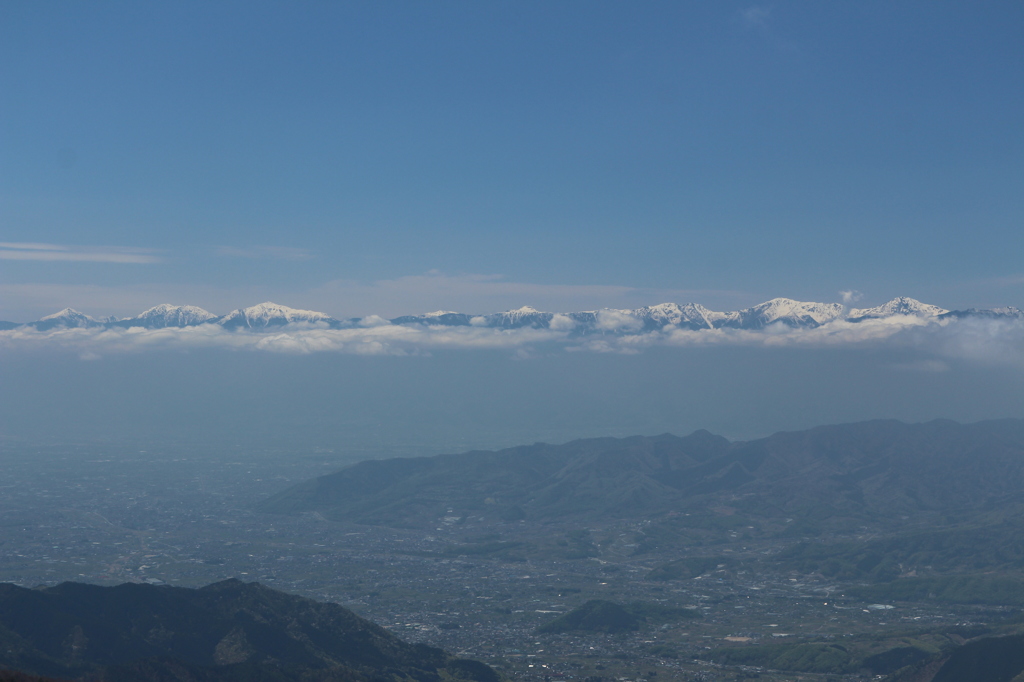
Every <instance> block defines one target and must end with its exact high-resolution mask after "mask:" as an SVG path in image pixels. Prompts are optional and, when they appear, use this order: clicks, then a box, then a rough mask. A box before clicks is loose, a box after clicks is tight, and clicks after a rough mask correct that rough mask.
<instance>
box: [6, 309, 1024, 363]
mask: <svg viewBox="0 0 1024 682" xmlns="http://www.w3.org/2000/svg"><path fill="white" fill-rule="evenodd" d="M552 327H553V328H550V329H534V328H520V329H493V328H486V327H476V326H465V327H445V326H426V325H419V324H409V325H395V324H390V323H387V321H385V320H382V319H379V318H378V319H377V320H376V323H375V324H369V325H366V326H361V327H358V328H352V329H329V328H326V326H318V325H315V324H291V325H288V326H285V327H280V328H276V329H272V330H270V331H261V332H253V331H230V330H226V329H224V328H222V327H220V326H219V325H215V324H202V325H197V326H192V327H183V328H165V329H143V328H137V327H136V328H129V329H124V328H105V327H93V328H59V329H53V330H49V331H37V330H35V329H33V328H32V327H19V328H15V329H12V330H6V331H0V351H5V352H17V351H41V350H57V351H64V352H71V353H77V354H79V355H80V356H81V357H83V358H86V359H89V358H98V357H103V356H105V355H110V354H115V353H139V352H146V351H190V350H199V349H227V350H234V351H250V352H270V353H290V354H309V353H346V354H363V355H417V354H429V353H431V352H434V351H441V350H465V351H472V350H497V351H507V352H510V353H513V354H516V355H518V356H521V357H526V356H529V355H530V354H531V353H535V352H537V351H540V350H543V351H547V352H551V351H556V352H596V353H640V352H643V351H644V350H646V349H649V348H653V347H668V348H678V349H681V350H682V349H688V348H691V349H692V348H699V347H707V346H715V345H730V346H736V347H742V346H757V347H768V348H771V347H787V348H793V347H798V348H808V349H813V348H840V347H892V348H901V349H904V350H906V349H917V350H919V351H921V352H922V353H923V354H924V355H925V356H928V357H933V358H937V359H942V358H946V359H963V360H968V361H971V362H980V363H986V364H997V365H1007V366H1012V367H1016V368H1019V369H1024V321H1022V320H1020V319H986V318H964V319H945V320H936V319H934V318H932V319H929V318H921V317H915V316H895V317H889V318H884V319H871V320H864V321H861V322H849V321H846V320H833V321H831V322H828V323H826V324H824V325H821V326H819V327H814V328H793V327H788V326H786V325H784V324H781V323H776V324H773V325H769V326H767V327H765V328H764V329H760V330H743V329H714V330H710V329H709V330H698V331H693V330H686V329H679V328H674V327H666V328H664V329H661V330H657V331H650V332H635V331H632V330H628V329H627V330H623V329H613V328H609V329H608V330H606V331H598V332H591V333H587V334H579V333H576V332H575V330H574V329H573V327H572V326H571V325H557V324H556V325H552ZM932 366H933V367H935V366H937V365H934V364H933V365H932Z"/></svg>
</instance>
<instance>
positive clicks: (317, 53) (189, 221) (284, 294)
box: [0, 0, 1024, 319]
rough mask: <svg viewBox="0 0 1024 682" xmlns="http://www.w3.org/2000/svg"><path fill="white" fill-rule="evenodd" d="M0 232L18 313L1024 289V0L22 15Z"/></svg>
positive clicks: (1001, 301)
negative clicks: (266, 302) (268, 303)
mask: <svg viewBox="0 0 1024 682" xmlns="http://www.w3.org/2000/svg"><path fill="white" fill-rule="evenodd" d="M0 242H4V243H7V244H13V246H8V247H0V319H30V318H31V317H33V316H36V315H41V314H44V313H47V312H52V311H53V310H54V309H56V307H60V306H62V305H65V304H67V305H74V306H75V307H79V308H81V309H84V310H86V312H91V313H94V314H121V315H127V314H131V313H135V312H138V311H139V310H141V309H142V308H144V307H148V305H155V304H157V303H162V302H165V301H167V302H173V303H194V304H197V305H204V306H206V307H209V308H210V309H211V310H213V311H214V312H217V313H223V312H226V310H227V309H229V308H230V307H235V306H239V305H247V304H251V303H255V302H257V301H259V300H263V299H267V298H269V299H273V300H279V301H280V302H282V303H286V304H289V305H294V306H299V307H315V308H318V309H322V310H325V311H326V312H329V313H332V314H336V315H362V314H370V313H381V314H388V315H392V314H399V313H406V312H421V311H423V310H426V309H435V308H460V309H466V308H470V309H471V310H470V311H471V312H486V311H489V310H494V309H500V308H503V307H510V306H511V305H521V304H526V303H532V304H533V305H537V306H538V307H548V308H560V309H571V308H576V307H597V306H600V305H611V306H616V305H626V304H632V305H640V304H644V303H657V302H661V301H663V300H679V301H680V302H684V301H686V300H694V301H697V302H703V303H705V304H707V305H709V306H712V307H717V308H719V309H723V308H736V307H742V306H745V305H749V304H752V303H756V302H759V301H761V300H764V299H767V298H770V297H774V296H789V297H793V298H800V299H804V300H825V301H832V300H837V294H836V292H837V291H839V290H840V289H856V290H859V291H861V292H863V294H864V299H863V301H864V303H865V304H876V303H878V302H881V301H882V300H885V299H887V298H890V297H893V296H896V295H909V296H913V297H916V298H920V299H922V300H926V301H928V302H932V303H936V304H938V305H942V306H944V307H947V308H956V307H967V306H972V305H974V306H995V305H1007V304H1012V305H1017V306H1019V307H1024V259H1022V254H1024V3H1019V2H961V3H949V2H901V3H892V2H864V1H859V0H858V1H857V2H772V3H763V4H760V3H731V2H713V3H709V2H643V3H626V2H613V3H608V2H594V1H587V2H523V1H516V2H429V3H428V2H415V3H414V2H374V3H369V2H359V3H343V2H278V3H270V2H253V1H249V0H247V1H246V2H209V1H203V2H162V3H157V2H146V3H140V2H120V3H115V2H89V3H85V2H12V1H8V2H2V3H0ZM32 243H41V244H51V245H56V246H58V247H61V249H62V250H53V249H49V250H47V249H39V248H34V247H30V246H26V244H32ZM26 254H27V255H26ZM123 261H127V262H123ZM428 273H430V274H428Z"/></svg>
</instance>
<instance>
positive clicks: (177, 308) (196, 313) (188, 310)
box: [110, 303, 217, 329]
mask: <svg viewBox="0 0 1024 682" xmlns="http://www.w3.org/2000/svg"><path fill="white" fill-rule="evenodd" d="M216 318H217V316H216V315H214V314H213V313H211V312H210V311H208V310H203V309H202V308H199V307H197V306H194V305H171V304H170V303H163V304H161V305H158V306H154V307H152V308H150V309H149V310H146V311H143V312H141V313H139V314H138V315H136V316H135V317H128V318H125V319H123V320H117V321H115V322H111V323H110V325H111V326H112V327H126V328H127V327H144V328H146V329H163V328H165V327H191V326H194V325H197V324H202V323H204V322H209V321H210V320H214V319H216Z"/></svg>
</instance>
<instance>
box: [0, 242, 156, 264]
mask: <svg viewBox="0 0 1024 682" xmlns="http://www.w3.org/2000/svg"><path fill="white" fill-rule="evenodd" d="M0 260H33V261H73V262H79V263H158V262H159V261H160V259H159V258H158V257H157V256H156V255H154V251H153V250H152V249H139V248H133V247H127V246H71V245H67V244H40V243H35V242H0Z"/></svg>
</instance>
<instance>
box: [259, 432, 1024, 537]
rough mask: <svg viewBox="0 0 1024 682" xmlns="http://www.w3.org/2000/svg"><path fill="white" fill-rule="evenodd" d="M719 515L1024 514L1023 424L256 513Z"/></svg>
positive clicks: (411, 483) (593, 443)
mask: <svg viewBox="0 0 1024 682" xmlns="http://www.w3.org/2000/svg"><path fill="white" fill-rule="evenodd" d="M716 505H717V506H721V505H728V506H730V507H733V508H739V509H745V510H746V511H747V512H749V513H751V514H756V515H759V516H765V515H768V516H772V517H779V516H784V517H795V518H814V519H825V518H834V519H837V520H840V519H860V520H865V519H881V520H884V519H887V518H888V519H891V518H897V517H898V516H899V515H910V516H920V515H922V514H923V515H928V514H945V513H953V512H955V513H959V514H966V513H969V512H971V511H972V510H975V511H977V510H982V509H987V508H995V507H1002V508H1007V509H1009V508H1011V507H1012V506H1014V505H1018V506H1019V505H1024V420H1003V421H992V422H979V423H977V424H967V425H962V424H957V423H955V422H951V421H942V420H940V421H934V422H929V423H925V424H905V423H902V422H898V421H894V420H884V421H871V422H861V423H857V424H841V425H836V426H823V427H818V428H815V429H810V430H808V431H799V432H783V433H777V434H775V435H773V436H769V437H767V438H761V439H758V440H753V441H749V442H735V443H733V442H730V441H728V440H726V439H725V438H723V437H721V436H716V435H713V434H711V433H709V432H707V431H696V432H694V433H692V434H690V435H689V436H685V437H679V436H674V435H671V434H663V435H660V436H653V437H647V436H633V437H630V438H595V439H586V440H578V441H573V442H570V443H565V444H563V445H548V444H544V443H537V444H535V445H528V446H521V447H517V448H509V449H506V450H500V451H496V452H486V451H478V452H467V453H462V454H453V455H439V456H435V457H420V458H411V459H391V460H370V461H364V462H360V463H358V464H354V465H352V466H350V467H348V468H346V469H342V470H341V471H338V472H337V473H334V474H328V475H325V476H321V477H319V478H316V479H312V480H310V481H306V482H304V483H301V484H299V485H296V486H293V487H292V488H289V489H287V490H285V491H282V492H281V493H279V494H277V495H275V496H273V497H271V498H269V499H268V500H266V501H265V502H263V503H262V505H261V506H260V509H261V510H262V511H265V512H272V513H296V512H307V511H310V512H311V511H316V512H320V513H323V514H325V515H327V516H329V517H332V518H337V519H343V520H347V521H355V522H360V523H370V524H379V525H393V526H408V527H429V526H430V525H431V524H437V523H438V522H439V519H442V518H444V517H446V516H452V515H454V516H473V517H474V518H477V517H483V518H486V519H490V520H491V522H494V523H500V522H502V521H508V520H518V519H521V518H525V519H532V520H534V521H539V522H545V521H561V520H565V519H577V520H583V521H590V520H600V519H613V518H614V519H623V518H626V519H628V518H641V519H649V518H653V517H654V516H657V515H661V514H666V513H673V512H678V511H681V510H706V509H708V508H709V507H714V506H716Z"/></svg>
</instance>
